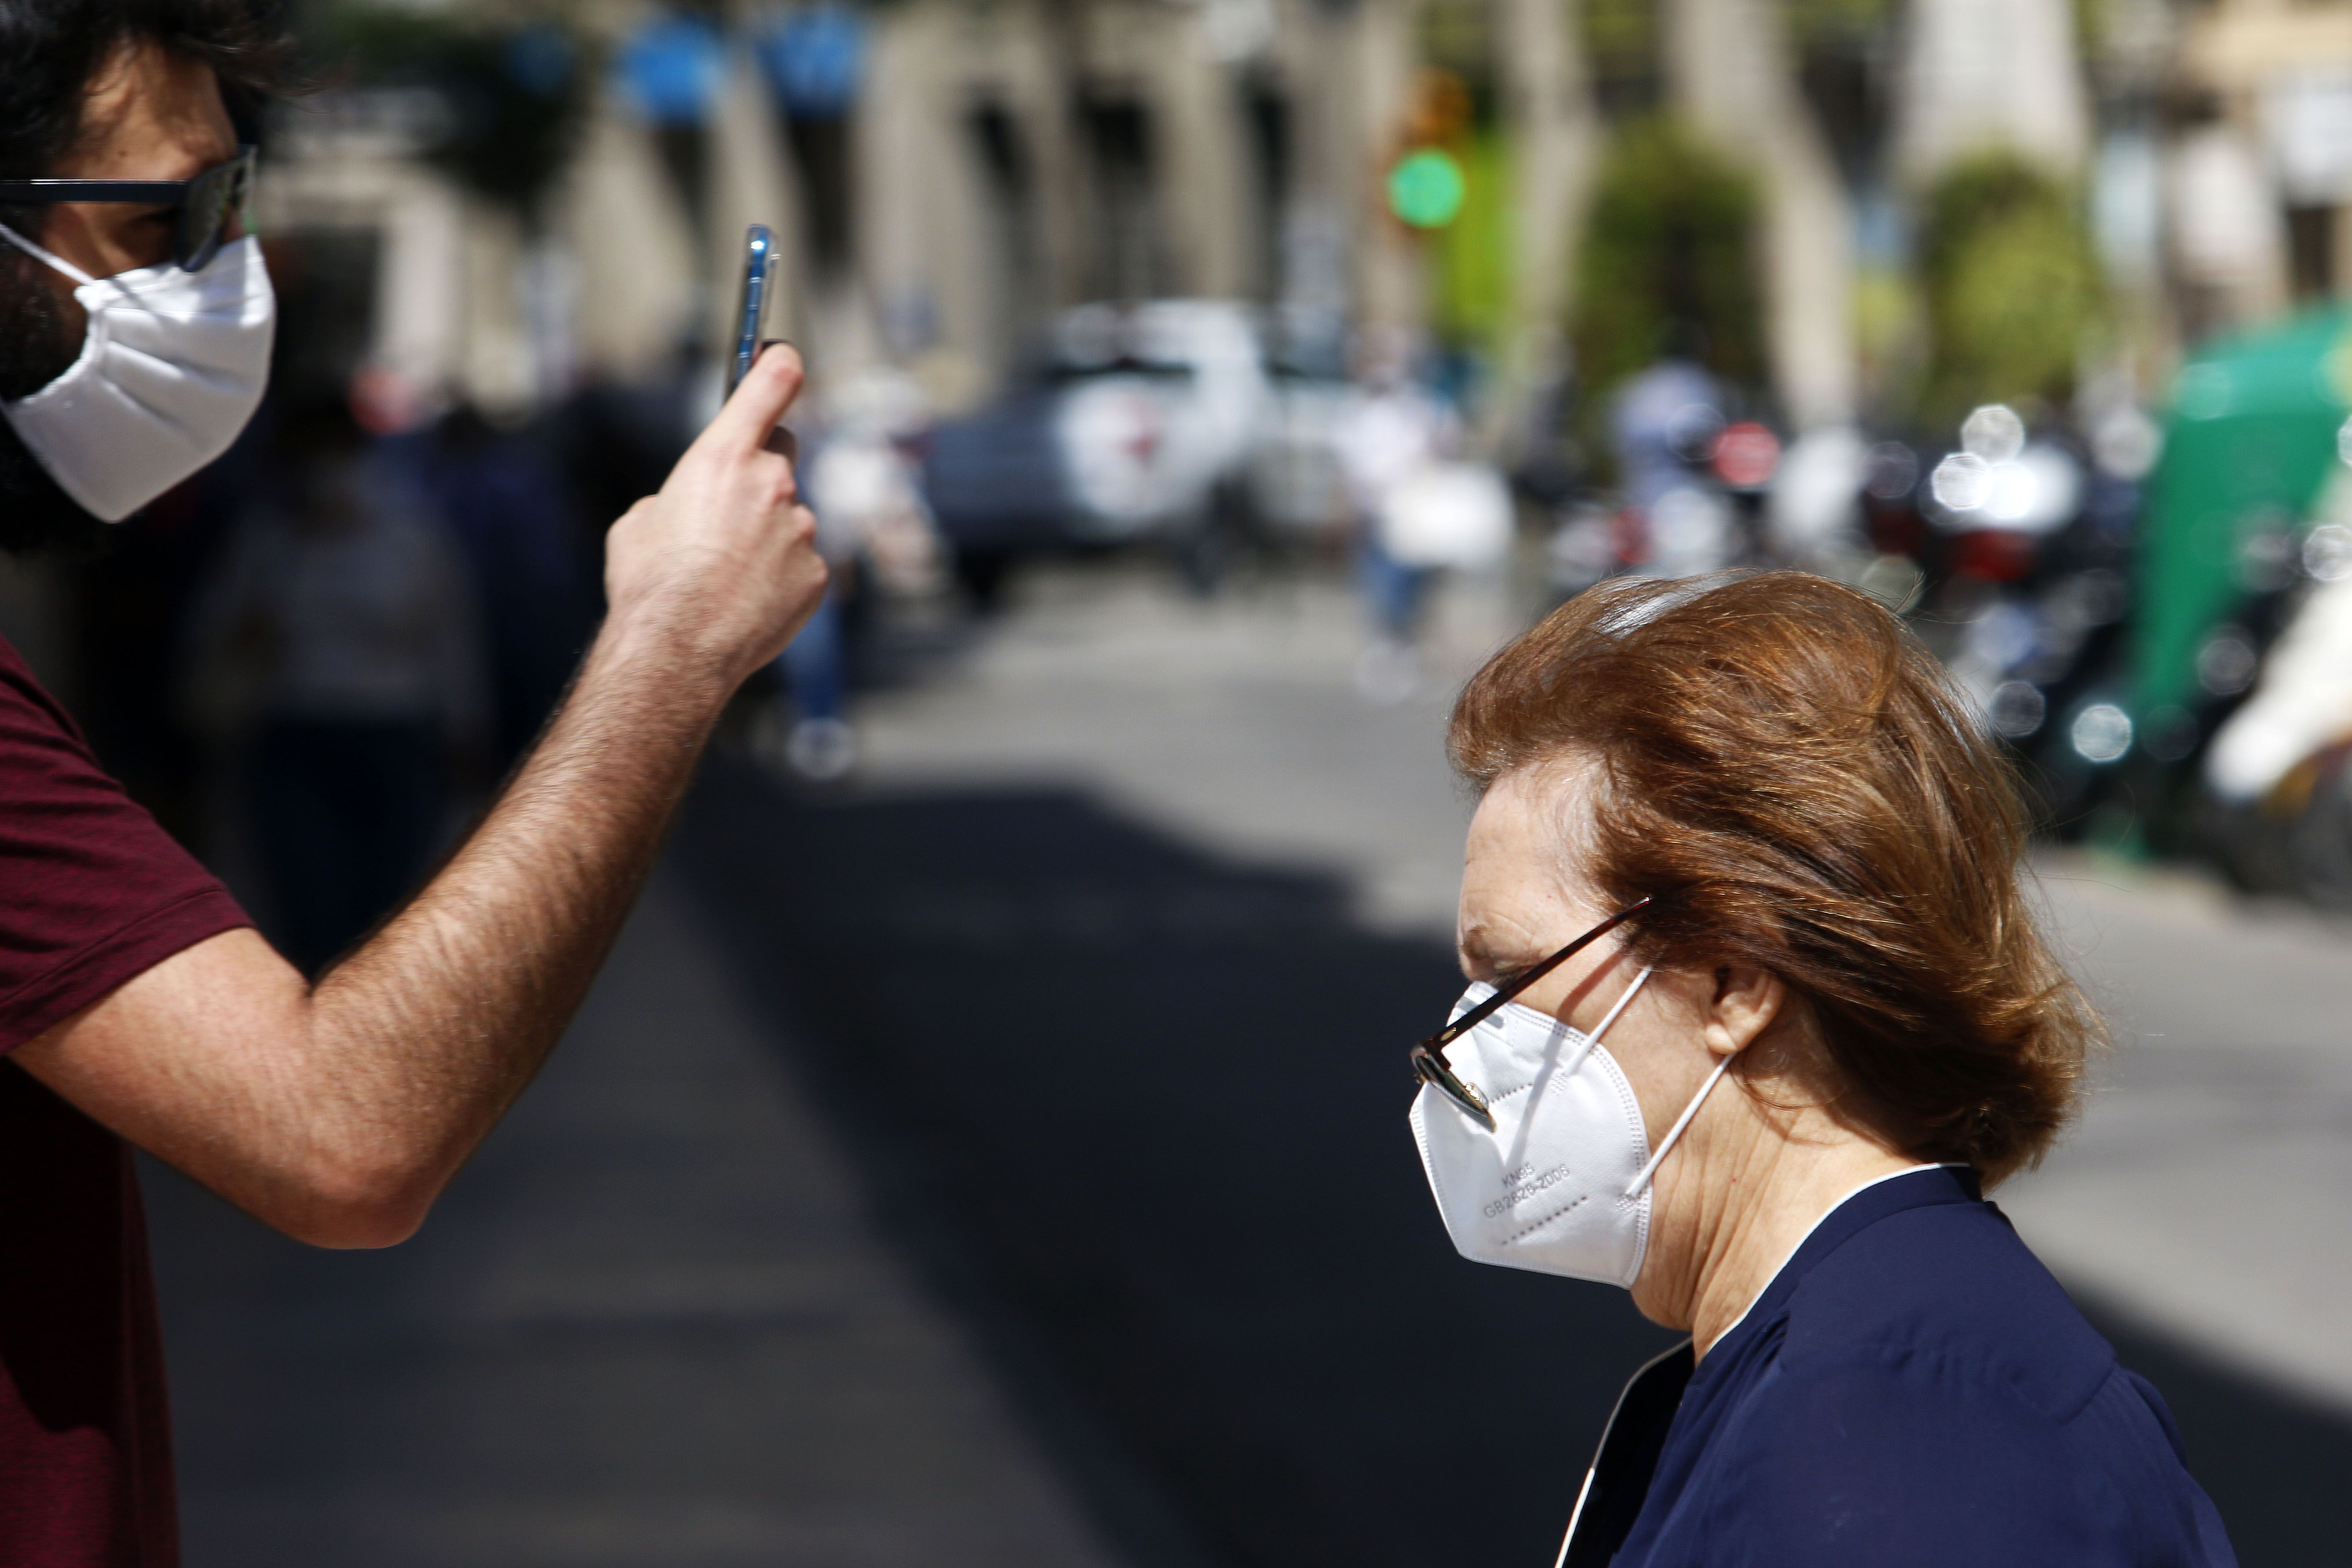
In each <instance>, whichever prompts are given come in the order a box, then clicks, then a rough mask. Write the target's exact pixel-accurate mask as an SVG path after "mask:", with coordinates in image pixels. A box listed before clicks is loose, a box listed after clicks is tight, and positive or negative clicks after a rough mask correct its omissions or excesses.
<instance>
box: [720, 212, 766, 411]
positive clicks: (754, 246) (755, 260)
mask: <svg viewBox="0 0 2352 1568" xmlns="http://www.w3.org/2000/svg"><path fill="white" fill-rule="evenodd" d="M775 262H776V237H775V236H774V235H773V234H772V233H771V232H769V229H768V226H767V225H765V224H760V223H755V224H753V225H752V226H751V227H750V228H748V229H745V230H744V231H743V289H742V292H740V294H738V295H737V296H736V298H735V353H734V356H733V357H732V358H730V360H729V361H728V362H727V392H728V395H730V396H732V395H734V392H735V388H736V386H737V385H738V384H740V383H741V381H742V379H743V378H744V377H745V376H746V375H748V374H751V362H752V361H753V360H754V359H757V358H758V357H759V354H760V330H761V325H762V324H763V323H764V322H765V321H766V320H767V315H768V274H769V272H770V271H771V270H772V268H774V266H775Z"/></svg>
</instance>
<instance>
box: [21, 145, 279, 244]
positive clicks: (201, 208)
mask: <svg viewBox="0 0 2352 1568" xmlns="http://www.w3.org/2000/svg"><path fill="white" fill-rule="evenodd" d="M254 151H255V150H254V149H253V148H251V147H239V148H238V149H237V150H236V157H234V158H231V159H230V160H229V161H228V162H227V163H215V164H214V165H213V166H212V167H211V168H209V169H206V170H205V172H204V173H203V174H198V175H197V176H196V177H195V178H194V179H193V180H0V205H7V206H29V205H35V204H37V203H47V202H130V203H135V204H137V205H140V206H153V207H172V208H175V209H177V211H178V213H179V224H178V229H177V232H175V233H174V234H173V237H172V259H173V260H174V261H176V262H178V263H179V264H180V266H181V267H182V268H184V269H185V270H187V271H190V272H196V271H201V270H202V269H203V268H204V266H205V263H206V262H208V261H210V260H211V259H212V258H214V257H215V256H216V255H218V254H219V253H220V247H221V242H222V239H223V237H225V236H226V234H227V233H228V226H229V220H230V219H231V218H233V217H235V216H236V215H237V214H238V213H240V212H243V211H244V210H245V201H246V197H247V195H250V194H251V192H252V190H253V160H254Z"/></svg>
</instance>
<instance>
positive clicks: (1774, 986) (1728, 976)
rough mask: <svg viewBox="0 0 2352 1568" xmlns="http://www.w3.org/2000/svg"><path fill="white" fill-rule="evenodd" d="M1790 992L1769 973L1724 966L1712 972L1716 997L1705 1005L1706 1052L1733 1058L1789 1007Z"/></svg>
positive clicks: (1737, 966) (1732, 965)
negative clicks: (1784, 1007) (1784, 1008)
mask: <svg viewBox="0 0 2352 1568" xmlns="http://www.w3.org/2000/svg"><path fill="white" fill-rule="evenodd" d="M1788 1000H1789V988H1788V986H1786V985H1785V984H1781V981H1780V976H1779V975H1777V974H1775V973H1772V972H1771V971H1769V970H1766V969H1757V968H1754V967H1752V966H1751V965H1748V964H1744V963H1727V964H1723V965H1721V966H1719V967H1718V968H1717V970H1716V972H1715V996H1714V999H1713V1000H1712V1001H1711V1002H1709V1003H1708V1004H1707V1009H1706V1029H1705V1034H1706V1048H1707V1049H1708V1050H1710V1051H1712V1052H1714V1053H1715V1054H1716V1055H1717V1056H1719V1057H1728V1056H1736V1055H1738V1053H1739V1052H1741V1051H1744V1050H1746V1049H1747V1048H1748V1047H1749V1046H1750V1045H1751V1044H1753V1043H1754V1042H1755V1039H1756V1037H1757V1036H1759V1035H1760V1034H1762V1033H1763V1032H1764V1031H1765V1030H1767V1029H1769V1028H1770V1027H1771V1026H1772V1020H1773V1019H1775V1018H1778V1017H1779V1016H1780V1009H1781V1008H1782V1007H1783V1006H1785V1005H1787V1004H1788Z"/></svg>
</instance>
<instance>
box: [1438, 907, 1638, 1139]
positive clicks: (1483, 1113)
mask: <svg viewBox="0 0 2352 1568" xmlns="http://www.w3.org/2000/svg"><path fill="white" fill-rule="evenodd" d="M1649 907H1650V900H1647V899H1637V900H1634V901H1633V902H1632V903H1630V904H1627V905H1626V906H1625V907H1624V908H1623V909H1622V910H1618V911H1617V912H1616V913H1615V914H1613V915H1611V916H1610V917H1609V918H1608V919H1607V920H1605V921H1601V923H1600V924H1599V925H1597V926H1594V927H1593V928H1592V929H1591V931H1586V932H1585V933H1584V934H1583V935H1582V936H1580V937H1578V938H1577V939H1576V940H1575V941H1574V942H1570V943H1569V944H1568V945H1567V946H1566V947H1563V948H1561V949H1560V950H1559V952H1555V953H1553V954H1552V955H1551V956H1550V957H1549V958H1547V959H1545V960H1544V961H1543V962H1542V963H1538V964H1537V965H1535V966H1534V967H1533V968H1531V969H1523V970H1521V971H1519V973H1517V974H1514V975H1512V976H1511V978H1510V979H1509V980H1508V981H1507V983H1505V984H1502V985H1500V986H1497V987H1496V991H1495V994H1493V995H1492V996H1489V997H1487V998H1486V1000H1485V1001H1484V1002H1481V1003H1479V1004H1478V1005H1476V1006H1475V1007H1473V1008H1471V1009H1470V1011H1468V1012H1467V1013H1465V1014H1463V1015H1462V1016H1460V1017H1459V1018H1456V1019H1454V1022H1452V1023H1451V1024H1448V1025H1446V1026H1445V1027H1444V1028H1442V1029H1440V1030H1438V1031H1437V1033H1435V1034H1433V1035H1432V1036H1430V1037H1429V1038H1427V1039H1425V1040H1423V1041H1422V1042H1421V1044H1419V1045H1417V1046H1415V1047H1413V1048H1412V1070H1413V1071H1414V1073H1416V1074H1417V1075H1419V1077H1420V1079H1421V1080H1422V1082H1423V1083H1426V1084H1429V1085H1431V1086H1433V1088H1435V1089H1436V1090H1437V1092H1438V1093H1440V1094H1442V1095H1444V1097H1445V1098H1446V1099H1448V1100H1452V1101H1453V1102H1454V1104H1455V1105H1458V1106H1460V1107H1461V1108H1462V1110H1463V1111H1464V1112H1465V1114H1466V1115H1469V1116H1471V1117H1474V1118H1475V1119H1476V1120H1478V1121H1482V1122H1484V1123H1486V1126H1487V1127H1488V1128H1489V1129H1492V1128H1493V1127H1494V1125H1495V1114H1494V1112H1493V1111H1491V1110H1487V1109H1486V1096H1485V1095H1483V1094H1480V1093H1479V1092H1478V1091H1477V1090H1476V1089H1473V1088H1472V1087H1470V1085H1468V1084H1466V1083H1465V1082H1463V1081H1462V1079H1460V1078H1458V1077H1456V1076H1455V1075H1454V1069H1453V1068H1450V1067H1447V1066H1446V1065H1445V1047H1448V1046H1450V1045H1452V1044H1453V1043H1454V1041H1456V1040H1458V1039H1460V1038H1461V1037H1463V1036H1465V1035H1466V1034H1468V1033H1469V1032H1470V1031H1471V1030H1473V1029H1475V1028H1476V1027H1477V1026H1479V1025H1481V1024H1483V1023H1485V1022H1486V1020H1487V1019H1488V1018H1490V1017H1492V1016H1494V1015H1495V1014H1496V1011H1497V1010H1499V1009H1500V1008H1501V1007H1502V1005H1503V1004H1504V1003H1506V1002H1508V1001H1509V1000H1510V999H1511V998H1512V997H1514V996H1517V994H1519V993H1520V992H1522V991H1525V990H1526V989H1527V988H1528V986H1530V985H1533V984H1535V983H1536V982H1537V981H1538V980H1541V979H1542V978H1543V977H1544V976H1545V975H1547V974H1549V973H1551V972H1552V971H1553V970H1555V969H1558V968H1559V966H1560V965H1561V964H1563V963H1567V962H1568V961H1569V960H1570V959H1571V958H1574V957H1575V956H1576V955H1577V954H1578V953H1580V952H1583V951H1584V950H1585V949H1586V948H1588V947H1590V946H1591V945H1592V944H1593V943H1594V942H1599V941H1600V940H1601V938H1602V937H1604V936H1607V935H1608V934H1609V933H1610V932H1611V931H1615V930H1616V929H1617V928H1618V927H1619V926H1621V925H1622V924H1624V923H1625V922H1626V921H1629V920H1631V919H1633V917H1634V916H1635V915H1637V914H1640V913H1641V912H1642V911H1643V910H1646V909H1648V908H1649Z"/></svg>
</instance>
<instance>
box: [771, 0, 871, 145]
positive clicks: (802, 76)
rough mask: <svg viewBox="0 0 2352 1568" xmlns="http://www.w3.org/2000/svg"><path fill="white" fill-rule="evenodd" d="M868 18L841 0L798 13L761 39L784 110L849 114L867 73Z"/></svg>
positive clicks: (816, 115)
mask: <svg viewBox="0 0 2352 1568" xmlns="http://www.w3.org/2000/svg"><path fill="white" fill-rule="evenodd" d="M760 63H761V65H762V66H764V67H766V68H767V72H768V81H769V83H770V85H771V86H772V87H773V88H774V89H775V91H776V96H777V97H778V98H779V99H781V100H783V105H784V112H785V113H787V114H794V115H799V116H802V117H803V118H805V119H810V120H830V119H834V118H835V117H837V116H839V115H843V114H846V113H848V112H849V106H850V105H851V104H853V103H855V102H856V100H857V89H858V85H859V83H860V82H861V81H862V80H863V79H864V78H865V74H866V19H865V18H864V17H863V16H859V15H858V13H857V12H856V11H855V10H852V9H851V8H850V7H849V6H847V5H840V4H837V3H836V0H819V4H817V5H812V6H810V7H808V8H807V9H806V10H803V11H797V12H794V13H793V15H792V16H788V17H786V18H785V19H784V20H783V21H782V22H780V23H778V24H777V25H776V26H773V27H771V28H770V29H769V30H768V32H767V33H766V35H765V36H764V37H761V40H760Z"/></svg>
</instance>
